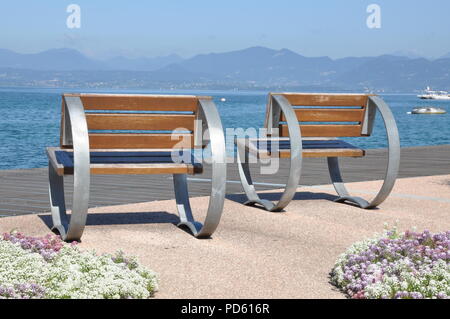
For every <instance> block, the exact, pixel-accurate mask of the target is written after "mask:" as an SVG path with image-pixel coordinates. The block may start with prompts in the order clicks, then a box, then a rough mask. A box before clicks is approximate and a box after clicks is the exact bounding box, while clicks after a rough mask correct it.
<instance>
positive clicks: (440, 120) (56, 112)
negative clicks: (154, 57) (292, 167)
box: [0, 88, 450, 169]
mask: <svg viewBox="0 0 450 319" xmlns="http://www.w3.org/2000/svg"><path fill="white" fill-rule="evenodd" d="M63 92H76V90H73V89H70V90H64V89H1V88H0V169H19V168H35V167H43V166H46V165H47V158H46V155H45V147H46V146H57V145H58V143H59V125H60V111H61V93H63ZM83 92H88V91H86V90H83ZM90 92H96V91H90ZM101 92H111V93H118V92H125V91H114V90H111V91H101ZM126 92H127V93H160V94H161V93H184V94H187V93H188V94H199V95H211V96H213V97H214V99H215V102H216V105H217V106H218V108H219V112H220V114H221V117H222V122H223V126H224V127H225V128H226V127H230V128H233V127H242V128H244V129H246V128H250V127H255V128H258V127H261V126H262V125H263V123H264V113H265V104H266V100H267V93H265V92H230V91H224V92H220V91H203V92H197V91H188V92H183V91H177V92H173V91H171V92H159V91H152V92H151V91H136V90H134V91H133V90H128V91H126ZM382 97H383V99H384V100H385V101H386V102H387V103H388V104H389V105H390V106H391V108H392V111H393V113H394V116H395V118H396V120H397V125H398V128H399V131H400V138H401V145H402V147H407V146H422V145H440V144H450V102H449V101H422V100H419V99H418V98H417V97H416V96H415V95H384V96H382ZM221 98H225V99H226V102H221V101H220V99H221ZM421 105H434V106H438V107H442V108H444V109H446V110H447V111H448V113H447V114H444V115H411V114H407V112H409V111H411V110H412V108H413V107H416V106H421ZM347 140H349V141H350V142H351V143H353V144H356V145H357V146H359V147H362V148H366V149H368V148H383V147H386V145H387V143H386V136H385V134H384V129H383V123H382V120H381V118H380V116H379V115H377V119H376V126H375V129H374V134H373V135H372V136H370V137H363V138H350V139H347ZM228 151H229V152H230V153H231V152H232V151H233V150H232V149H231V148H229V149H228Z"/></svg>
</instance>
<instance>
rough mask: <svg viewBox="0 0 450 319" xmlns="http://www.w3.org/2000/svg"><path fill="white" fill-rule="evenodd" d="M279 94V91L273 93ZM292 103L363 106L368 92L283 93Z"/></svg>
mask: <svg viewBox="0 0 450 319" xmlns="http://www.w3.org/2000/svg"><path fill="white" fill-rule="evenodd" d="M272 94H277V93H272ZM282 95H283V96H284V97H285V98H286V99H287V100H288V101H289V103H291V105H293V106H296V105H301V106H344V107H349V106H361V107H365V106H366V105H367V100H368V95H366V94H321V93H316V94H313V93H282Z"/></svg>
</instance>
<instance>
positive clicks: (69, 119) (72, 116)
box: [49, 96, 90, 240]
mask: <svg viewBox="0 0 450 319" xmlns="http://www.w3.org/2000/svg"><path fill="white" fill-rule="evenodd" d="M64 100H65V115H66V118H65V121H66V122H65V124H66V125H68V126H70V130H69V131H67V132H66V133H68V134H70V136H69V137H70V140H71V141H72V143H73V153H74V154H73V155H74V191H73V200H72V213H71V217H70V221H69V219H68V217H67V215H66V211H65V203H64V182H63V180H62V177H58V176H57V175H56V174H55V173H54V172H53V168H50V167H49V169H50V170H51V171H50V172H49V177H50V200H51V206H52V217H53V224H54V229H56V230H58V232H59V233H60V235H61V237H62V238H63V239H64V240H79V239H80V238H81V235H82V234H83V230H84V227H85V224H86V218H87V211H88V207H89V188H90V156H89V135H88V128H87V122H86V116H85V113H84V107H83V104H82V102H81V99H80V98H79V97H73V96H66V97H64ZM69 137H67V136H65V137H64V138H65V139H68V138H69Z"/></svg>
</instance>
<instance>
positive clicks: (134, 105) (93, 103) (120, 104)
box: [65, 94, 203, 112]
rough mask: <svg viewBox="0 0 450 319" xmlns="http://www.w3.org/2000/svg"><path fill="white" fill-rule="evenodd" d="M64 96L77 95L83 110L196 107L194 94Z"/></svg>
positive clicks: (141, 109) (191, 109) (195, 108)
mask: <svg viewBox="0 0 450 319" xmlns="http://www.w3.org/2000/svg"><path fill="white" fill-rule="evenodd" d="M65 96H79V97H80V98H81V101H82V103H83V107H84V109H85V110H135V111H184V112H186V111H187V112H196V110H197V107H198V97H196V96H183V95H178V96H177V95H170V96H167V95H126V94H123V95H121V94H114V95H108V94H66V95H65ZM202 98H203V97H202Z"/></svg>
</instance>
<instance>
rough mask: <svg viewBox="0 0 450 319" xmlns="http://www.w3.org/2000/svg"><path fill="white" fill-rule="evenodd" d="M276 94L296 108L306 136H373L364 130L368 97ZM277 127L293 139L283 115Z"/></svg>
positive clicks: (365, 95)
mask: <svg viewBox="0 0 450 319" xmlns="http://www.w3.org/2000/svg"><path fill="white" fill-rule="evenodd" d="M274 94H277V95H283V96H284V97H285V98H286V99H287V100H288V101H289V103H290V104H291V105H292V106H293V107H294V111H295V114H296V115H297V120H298V122H299V125H300V128H301V132H302V136H303V137H356V136H368V135H370V130H365V129H363V125H364V121H366V119H367V114H366V112H367V109H368V103H369V96H370V95H368V94H321V93H317V94H316V93H314V94H312V93H271V95H274ZM268 110H269V109H268ZM270 110H273V109H271V108H270ZM267 116H271V115H269V114H268V115H267ZM267 123H268V122H267V120H266V125H267ZM274 125H276V123H274ZM276 127H278V128H279V136H282V137H286V136H289V132H288V127H287V124H286V118H285V116H284V114H283V113H281V114H280V116H279V123H278V124H277V126H276Z"/></svg>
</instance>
